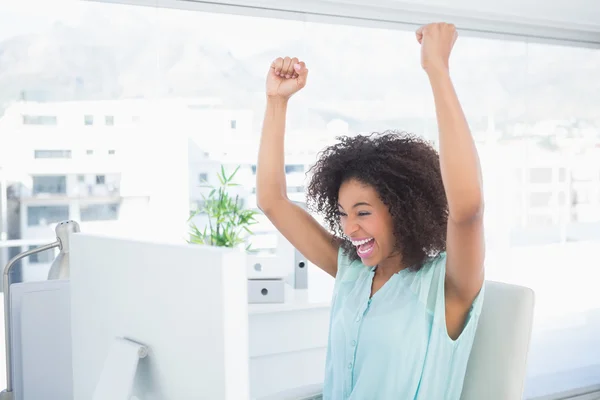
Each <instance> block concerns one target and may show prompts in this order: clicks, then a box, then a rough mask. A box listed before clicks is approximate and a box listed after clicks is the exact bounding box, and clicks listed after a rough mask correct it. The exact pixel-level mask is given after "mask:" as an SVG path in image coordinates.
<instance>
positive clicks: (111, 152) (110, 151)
mask: <svg viewBox="0 0 600 400" xmlns="http://www.w3.org/2000/svg"><path fill="white" fill-rule="evenodd" d="M115 153H116V151H115V150H109V151H108V155H109V156H114V155H115Z"/></svg>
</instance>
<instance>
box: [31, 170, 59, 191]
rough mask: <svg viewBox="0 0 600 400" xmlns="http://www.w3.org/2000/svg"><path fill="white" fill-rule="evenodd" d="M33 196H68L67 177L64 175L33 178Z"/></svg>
mask: <svg viewBox="0 0 600 400" xmlns="http://www.w3.org/2000/svg"><path fill="white" fill-rule="evenodd" d="M32 178H33V194H34V195H38V194H66V193H67V177H66V176H64V175H57V176H53V175H42V176H33V177H32Z"/></svg>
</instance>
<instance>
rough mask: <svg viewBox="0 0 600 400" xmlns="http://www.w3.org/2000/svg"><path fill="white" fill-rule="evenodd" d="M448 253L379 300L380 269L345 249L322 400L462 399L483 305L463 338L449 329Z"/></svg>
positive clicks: (403, 275)
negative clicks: (452, 335) (376, 283)
mask: <svg viewBox="0 0 600 400" xmlns="http://www.w3.org/2000/svg"><path fill="white" fill-rule="evenodd" d="M445 271H446V254H445V253H441V254H440V255H439V256H438V257H436V258H435V259H433V260H431V261H429V262H428V263H426V264H425V265H424V266H423V268H422V269H420V270H419V271H417V272H413V271H409V270H402V271H400V272H398V273H396V274H394V275H393V276H392V277H391V278H390V279H389V280H388V281H387V282H386V283H385V285H383V286H382V287H381V288H380V289H379V290H378V291H377V292H376V293H375V295H374V296H373V297H372V298H371V299H369V297H370V294H371V283H372V281H373V276H374V274H375V267H366V266H365V265H364V264H362V262H361V261H360V260H356V261H354V262H350V260H349V258H348V257H347V256H346V255H345V254H344V253H343V250H341V249H340V252H339V254H338V272H337V276H336V281H335V287H334V293H333V301H332V306H331V317H330V318H331V319H330V326H329V344H328V349H327V361H326V368H325V382H324V387H323V399H324V400H341V399H344V400H347V399H349V400H393V399H402V400H411V399H413V400H458V399H459V398H460V394H461V391H462V385H463V380H464V376H465V370H466V367H467V361H468V359H469V354H470V352H471V347H472V345H473V339H474V336H475V330H476V328H477V323H478V320H479V314H480V312H481V305H482V302H483V289H482V290H481V292H480V293H479V295H478V296H477V298H476V299H475V301H474V302H473V304H472V306H471V310H470V312H469V316H468V318H467V322H466V324H465V327H464V330H463V332H462V333H461V335H460V337H459V338H458V339H457V340H455V341H453V340H452V339H451V338H450V337H449V336H448V331H447V329H446V312H445V306H444V303H445V301H444V299H445V297H444V278H445Z"/></svg>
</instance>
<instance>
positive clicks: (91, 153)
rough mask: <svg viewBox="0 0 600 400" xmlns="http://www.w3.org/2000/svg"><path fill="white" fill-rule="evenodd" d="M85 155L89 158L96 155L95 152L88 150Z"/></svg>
mask: <svg viewBox="0 0 600 400" xmlns="http://www.w3.org/2000/svg"><path fill="white" fill-rule="evenodd" d="M85 154H87V155H88V156H93V155H94V150H86V151H85Z"/></svg>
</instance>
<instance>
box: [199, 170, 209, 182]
mask: <svg viewBox="0 0 600 400" xmlns="http://www.w3.org/2000/svg"><path fill="white" fill-rule="evenodd" d="M198 181H199V182H201V183H207V182H208V174H207V173H206V172H202V173H200V174H198Z"/></svg>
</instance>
